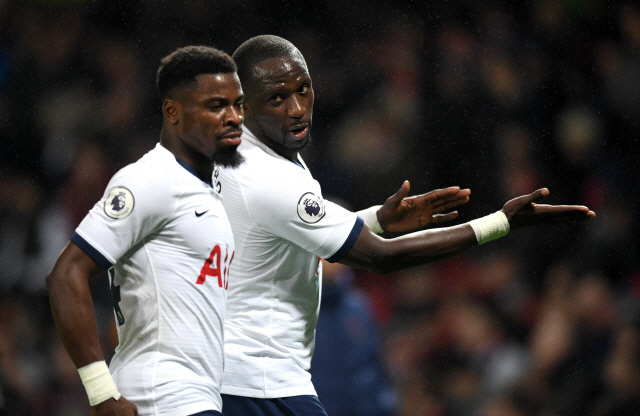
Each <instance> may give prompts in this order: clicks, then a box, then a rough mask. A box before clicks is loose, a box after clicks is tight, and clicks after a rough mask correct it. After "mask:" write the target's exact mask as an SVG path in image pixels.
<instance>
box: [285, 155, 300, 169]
mask: <svg viewBox="0 0 640 416" xmlns="http://www.w3.org/2000/svg"><path fill="white" fill-rule="evenodd" d="M283 157H284V156H283ZM285 159H287V160H289V161H291V162H293V163H295V164H296V165H298V166H300V167H301V168H302V169H304V166H303V165H302V163H300V162H298V161H297V160H294V159H289V158H288V157H285Z"/></svg>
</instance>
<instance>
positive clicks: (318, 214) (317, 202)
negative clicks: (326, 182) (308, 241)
mask: <svg viewBox="0 0 640 416" xmlns="http://www.w3.org/2000/svg"><path fill="white" fill-rule="evenodd" d="M298 216H299V217H300V219H301V220H302V221H304V222H306V223H307V224H314V223H316V222H318V221H320V220H321V219H322V217H324V201H323V200H322V197H320V196H316V195H315V194H313V193H311V192H307V193H305V194H303V195H302V196H301V197H300V200H299V201H298Z"/></svg>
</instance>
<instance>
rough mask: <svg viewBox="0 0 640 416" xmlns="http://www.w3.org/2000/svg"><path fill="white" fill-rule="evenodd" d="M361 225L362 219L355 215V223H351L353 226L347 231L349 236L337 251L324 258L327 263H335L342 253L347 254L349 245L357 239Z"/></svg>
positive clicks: (351, 245) (342, 255)
mask: <svg viewBox="0 0 640 416" xmlns="http://www.w3.org/2000/svg"><path fill="white" fill-rule="evenodd" d="M363 225H364V220H363V219H362V218H360V217H356V223H355V224H353V228H352V229H351V232H350V233H349V237H347V239H346V240H345V242H344V244H343V245H342V247H340V248H339V249H338V251H336V252H335V253H334V255H333V256H331V257H329V258H328V259H325V260H326V261H328V262H329V263H335V262H337V261H338V260H340V259H341V258H342V257H344V255H345V254H347V253H348V252H349V250H351V247H353V245H354V244H355V243H356V240H357V239H358V236H359V235H360V232H361V231H362V226H363Z"/></svg>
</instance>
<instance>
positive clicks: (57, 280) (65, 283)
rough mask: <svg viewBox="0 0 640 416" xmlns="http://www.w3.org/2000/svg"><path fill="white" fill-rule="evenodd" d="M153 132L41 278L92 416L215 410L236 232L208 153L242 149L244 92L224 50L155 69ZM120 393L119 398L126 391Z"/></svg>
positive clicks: (227, 154)
mask: <svg viewBox="0 0 640 416" xmlns="http://www.w3.org/2000/svg"><path fill="white" fill-rule="evenodd" d="M157 87H158V92H159V94H160V98H161V100H162V113H163V124H162V133H161V135H160V142H159V143H158V144H157V145H156V147H155V148H154V149H153V150H151V151H149V152H148V153H147V154H146V155H144V156H143V157H142V158H141V159H139V160H138V161H137V162H135V163H133V164H131V165H129V166H126V167H124V168H123V169H121V170H120V171H119V172H118V173H116V174H115V175H114V176H113V178H112V179H111V181H110V182H109V185H108V186H107V189H106V191H105V193H104V196H103V197H102V199H101V200H100V201H98V202H97V203H96V205H95V206H94V207H93V208H92V209H91V210H90V212H89V213H88V215H87V216H86V217H85V218H84V219H83V221H82V222H81V224H80V225H79V226H78V228H77V229H76V231H75V233H74V234H73V235H72V236H71V241H70V242H69V244H68V245H67V246H66V248H65V249H64V250H63V252H62V254H60V257H59V258H58V260H57V262H56V264H55V266H54V267H53V270H52V271H51V273H50V274H49V275H48V276H47V287H48V288H49V296H50V300H51V308H52V312H53V317H54V320H55V323H56V326H57V329H58V332H59V334H60V337H61V339H62V341H63V343H64V346H65V348H66V349H67V352H68V353H69V356H70V357H71V359H72V360H73V362H74V364H75V365H76V366H77V367H78V372H79V373H80V377H81V379H82V382H83V384H84V386H85V389H86V391H87V395H88V397H89V403H90V405H91V414H92V415H95V416H98V415H100V416H102V415H110V416H115V415H118V416H131V415H138V414H139V415H141V416H143V415H144V416H147V415H149V416H151V415H162V416H185V415H196V414H197V415H199V416H204V415H218V416H220V415H221V413H220V411H221V409H222V402H221V399H220V384H221V377H222V369H223V362H224V361H223V339H224V337H223V322H224V315H225V304H226V297H227V277H228V273H229V265H230V263H231V260H232V259H233V256H234V243H233V235H232V233H231V227H230V225H229V221H228V219H227V217H226V215H225V212H224V209H223V207H222V202H221V201H220V196H219V194H218V193H217V192H215V190H214V189H213V186H212V182H211V177H212V170H213V164H214V162H215V163H216V164H218V165H219V166H227V167H229V168H232V167H235V166H238V165H239V164H240V163H241V161H242V158H241V157H240V155H239V153H238V152H237V151H236V149H237V147H238V145H239V144H240V135H241V133H242V130H241V127H240V126H241V124H242V119H243V108H242V106H243V100H244V97H243V93H242V88H241V86H240V82H239V79H238V76H237V73H236V66H235V64H234V62H233V60H232V59H231V57H229V55H227V54H226V53H224V52H221V51H219V50H217V49H214V48H211V47H204V46H190V47H185V48H180V49H178V50H176V51H174V52H173V53H171V54H170V55H168V56H167V57H165V58H164V59H163V60H162V62H161V65H160V68H159V69H158V73H157ZM101 269H103V270H108V274H109V280H110V285H111V291H112V294H114V296H113V300H114V309H115V316H116V323H117V325H118V337H119V344H118V346H117V348H116V351H115V355H114V356H113V359H112V360H111V363H110V368H107V365H106V364H105V361H104V357H103V355H102V352H101V350H100V345H99V342H98V333H97V332H98V331H97V328H96V320H95V315H94V309H93V303H92V299H91V294H90V292H89V279H90V278H91V277H92V276H94V275H96V274H97V273H98V272H99V271H100V270H101ZM125 397H126V398H125Z"/></svg>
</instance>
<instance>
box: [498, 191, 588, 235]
mask: <svg viewBox="0 0 640 416" xmlns="http://www.w3.org/2000/svg"><path fill="white" fill-rule="evenodd" d="M548 195H549V190H548V189H547V188H542V189H538V190H537V191H535V192H533V193H531V194H529V195H523V196H520V197H518V198H514V199H512V200H510V201H509V202H507V203H506V204H504V207H503V208H502V212H504V214H505V215H506V216H507V219H508V220H509V225H510V226H511V228H512V229H516V228H521V227H529V226H532V225H543V224H564V223H573V222H578V221H586V220H590V219H592V218H595V217H596V213H595V212H593V211H591V210H590V209H589V208H587V207H585V206H582V205H542V204H537V203H536V201H539V200H541V199H542V198H545V197H547V196H548Z"/></svg>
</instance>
